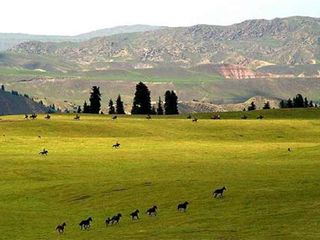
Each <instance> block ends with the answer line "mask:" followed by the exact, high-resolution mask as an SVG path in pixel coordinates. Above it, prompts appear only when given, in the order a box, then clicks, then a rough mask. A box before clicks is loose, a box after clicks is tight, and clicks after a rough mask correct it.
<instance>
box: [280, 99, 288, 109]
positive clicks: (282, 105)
mask: <svg viewBox="0 0 320 240" xmlns="http://www.w3.org/2000/svg"><path fill="white" fill-rule="evenodd" d="M279 107H280V108H286V107H287V104H286V102H285V101H284V100H281V101H280V103H279Z"/></svg>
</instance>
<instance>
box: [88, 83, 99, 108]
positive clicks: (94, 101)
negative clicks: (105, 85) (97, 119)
mask: <svg viewBox="0 0 320 240" xmlns="http://www.w3.org/2000/svg"><path fill="white" fill-rule="evenodd" d="M100 101H101V93H100V88H99V87H97V86H93V87H92V89H91V95H90V107H89V112H90V113H95V114H99V112H100V108H101V103H100Z"/></svg>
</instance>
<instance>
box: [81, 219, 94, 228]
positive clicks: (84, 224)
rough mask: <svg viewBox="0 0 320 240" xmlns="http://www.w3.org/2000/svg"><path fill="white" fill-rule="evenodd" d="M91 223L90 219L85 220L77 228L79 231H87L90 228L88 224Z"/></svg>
mask: <svg viewBox="0 0 320 240" xmlns="http://www.w3.org/2000/svg"><path fill="white" fill-rule="evenodd" d="M91 222H92V218H91V217H89V218H88V219H87V220H82V221H81V222H80V223H79V226H80V229H81V230H85V229H88V228H90V223H91Z"/></svg>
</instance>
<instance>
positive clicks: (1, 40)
mask: <svg viewBox="0 0 320 240" xmlns="http://www.w3.org/2000/svg"><path fill="white" fill-rule="evenodd" d="M161 28H165V27H158V26H149V25H132V26H118V27H112V28H105V29H100V30H97V31H93V32H88V33H83V34H79V35H76V36H54V35H32V34H23V33H0V51H5V50H7V49H10V48H12V47H14V46H15V45H17V44H19V43H23V42H28V41H40V42H66V41H71V42H80V41H84V40H88V39H90V38H94V37H104V36H111V35H115V34H120V33H132V32H144V31H152V30H157V29H161Z"/></svg>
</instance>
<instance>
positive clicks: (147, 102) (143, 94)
mask: <svg viewBox="0 0 320 240" xmlns="http://www.w3.org/2000/svg"><path fill="white" fill-rule="evenodd" d="M131 113H132V114H151V98H150V91H149V89H148V87H147V86H146V85H145V84H144V83H142V82H140V83H138V84H137V85H136V92H135V96H134V99H133V106H132V110H131Z"/></svg>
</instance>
